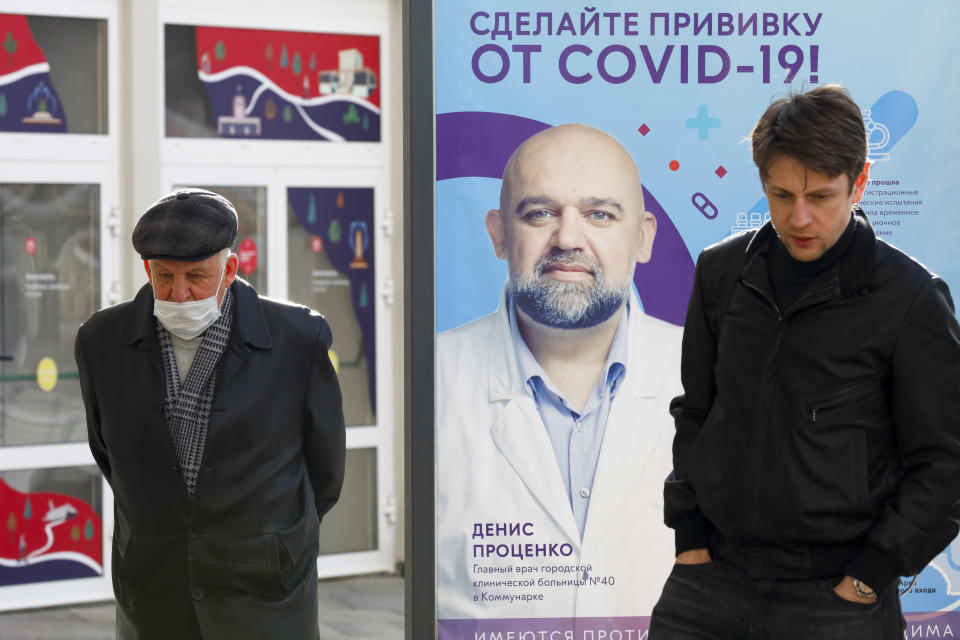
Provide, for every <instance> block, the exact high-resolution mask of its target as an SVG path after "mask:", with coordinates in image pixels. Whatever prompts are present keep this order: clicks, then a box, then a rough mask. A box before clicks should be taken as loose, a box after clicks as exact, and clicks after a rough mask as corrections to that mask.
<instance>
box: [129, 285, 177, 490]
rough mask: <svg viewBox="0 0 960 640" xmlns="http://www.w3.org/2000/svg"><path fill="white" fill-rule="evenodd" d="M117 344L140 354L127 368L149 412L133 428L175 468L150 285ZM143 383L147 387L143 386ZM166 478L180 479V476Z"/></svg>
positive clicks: (165, 463)
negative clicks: (131, 367)
mask: <svg viewBox="0 0 960 640" xmlns="http://www.w3.org/2000/svg"><path fill="white" fill-rule="evenodd" d="M120 343H121V345H123V347H124V348H125V349H129V350H131V351H136V352H139V353H136V354H131V355H132V357H131V358H129V360H128V365H127V366H133V367H137V368H138V369H139V370H140V375H138V374H133V375H131V376H130V379H131V381H135V382H136V384H137V387H136V391H135V394H137V396H138V398H139V400H138V401H139V402H142V403H143V405H144V406H146V407H150V411H149V412H147V413H145V414H144V419H143V420H142V421H141V422H139V423H138V424H137V425H136V429H138V430H139V431H140V432H141V433H142V434H143V437H144V438H146V439H148V440H149V441H150V442H151V443H153V446H152V447H151V448H152V449H153V450H155V451H157V452H159V453H160V455H161V456H162V459H163V463H162V464H163V466H164V467H170V468H176V466H177V465H178V464H179V462H178V460H177V453H176V451H175V450H174V448H173V442H172V441H171V440H170V428H169V426H168V425H167V420H166V418H165V417H164V413H163V385H164V384H165V383H164V379H163V358H162V356H161V354H160V340H159V339H158V338H157V331H156V327H155V325H154V316H153V289H152V288H151V286H150V285H149V284H146V285H144V286H143V287H141V289H140V291H139V292H138V293H137V296H136V298H134V301H133V312H132V313H131V314H130V317H129V319H128V320H127V323H126V325H125V326H124V327H123V329H122V331H121V333H120ZM142 381H146V383H142ZM169 477H172V478H176V479H179V476H176V475H171V476H169ZM178 484H179V488H180V490H181V492H182V494H183V495H182V496H181V498H182V499H183V500H184V501H187V502H188V501H189V496H188V494H187V487H186V484H184V483H183V481H182V480H181V481H180V482H179V483H178Z"/></svg>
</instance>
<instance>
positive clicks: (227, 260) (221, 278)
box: [213, 253, 230, 309]
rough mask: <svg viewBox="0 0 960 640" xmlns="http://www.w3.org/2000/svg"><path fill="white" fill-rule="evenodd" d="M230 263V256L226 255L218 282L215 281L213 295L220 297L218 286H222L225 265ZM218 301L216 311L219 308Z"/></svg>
mask: <svg viewBox="0 0 960 640" xmlns="http://www.w3.org/2000/svg"><path fill="white" fill-rule="evenodd" d="M228 262H230V254H229V253H228V254H227V259H226V260H224V261H223V271H221V272H220V280H218V281H217V290H216V291H214V292H213V295H214V296H216V297H218V298H219V297H220V285H221V284H223V279H224V278H225V277H226V276H227V263H228ZM220 304H221V303H220V301H219V300H217V309H219V308H220Z"/></svg>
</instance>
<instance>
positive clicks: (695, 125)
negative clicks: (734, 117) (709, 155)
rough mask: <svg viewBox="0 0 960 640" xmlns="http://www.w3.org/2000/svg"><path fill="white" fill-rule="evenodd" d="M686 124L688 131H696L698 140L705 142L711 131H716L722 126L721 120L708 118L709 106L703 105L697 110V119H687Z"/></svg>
mask: <svg viewBox="0 0 960 640" xmlns="http://www.w3.org/2000/svg"><path fill="white" fill-rule="evenodd" d="M685 124H686V125H687V128H688V129H696V130H697V139H698V140H700V141H701V142H703V141H704V140H706V139H707V136H708V134H709V133H710V129H716V128H717V127H719V126H720V119H719V118H711V117H710V116H708V115H707V105H705V104H702V105H700V106H699V107H698V108H697V117H696V118H687V120H686V123H685Z"/></svg>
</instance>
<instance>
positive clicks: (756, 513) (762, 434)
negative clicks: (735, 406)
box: [741, 280, 833, 534]
mask: <svg viewBox="0 0 960 640" xmlns="http://www.w3.org/2000/svg"><path fill="white" fill-rule="evenodd" d="M741 282H743V284H744V286H745V287H747V288H748V289H750V290H751V291H754V292H755V293H757V294H759V295H760V297H761V298H763V299H764V300H765V301H766V302H767V304H769V305H770V307H771V308H772V309H773V310H774V312H775V313H776V315H777V332H776V335H775V336H774V339H773V343H772V347H773V348H772V349H771V353H770V355H769V357H768V358H767V362H766V363H765V365H764V379H765V380H766V384H767V385H771V384H773V375H772V374H773V364H774V362H776V360H777V356H778V355H779V353H780V343H781V341H782V339H783V331H784V326H783V321H784V320H785V319H786V317H787V316H791V315H795V314H796V312H797V311H799V310H800V309H802V308H805V307H807V306H812V305H805V304H803V303H804V302H806V301H807V300H809V299H810V298H814V297H819V296H821V295H823V294H824V293H827V292H829V291H830V290H832V289H833V285H832V284H831V285H830V286H828V287H822V288H820V289H817V290H816V291H810V292H808V293H805V294H803V295H802V296H800V298H798V299H797V300H796V302H794V303H793V304H792V305H791V306H790V308H789V309H787V311H786V313H782V312H781V311H780V307H779V306H777V303H776V302H774V300H772V299H771V298H770V296H768V295H767V293H766V292H765V291H763V289H761V288H760V287H758V286H756V285H754V284H752V283H750V282H749V281H747V280H741ZM826 299H828V298H825V300H826ZM764 397H765V398H767V402H769V401H770V393H769V389H765V390H764ZM769 414H770V411H769V408H768V407H767V406H766V405H763V406H761V407H759V411H758V413H757V425H756V427H757V429H756V437H755V438H754V447H755V448H754V454H755V456H756V457H757V459H760V458H762V448H763V447H765V446H766V435H767V433H766V429H763V428H761V424H760V422H761V421H762V420H763V418H764V417H766V416H769ZM755 475H756V479H755V481H754V487H753V505H754V509H753V523H752V526H751V529H752V530H753V531H754V532H755V533H757V534H759V533H760V531H759V528H760V509H759V508H758V507H759V504H760V487H761V485H762V483H763V474H760V473H756V474H755Z"/></svg>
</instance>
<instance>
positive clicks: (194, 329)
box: [153, 262, 227, 340]
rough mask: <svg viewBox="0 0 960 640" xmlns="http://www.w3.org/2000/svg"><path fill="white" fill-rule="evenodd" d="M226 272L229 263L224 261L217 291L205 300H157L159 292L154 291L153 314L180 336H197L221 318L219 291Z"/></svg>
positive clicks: (171, 331) (191, 337)
mask: <svg viewBox="0 0 960 640" xmlns="http://www.w3.org/2000/svg"><path fill="white" fill-rule="evenodd" d="M226 272H227V263H226V262H224V263H223V271H222V272H221V273H220V280H219V281H218V282H217V289H216V291H214V292H213V295H212V296H210V297H209V298H204V299H203V300H190V301H188V302H168V301H166V300H157V297H156V295H157V294H156V291H154V294H153V295H154V298H153V315H155V316H157V319H159V320H160V324H162V325H163V326H164V327H166V329H167V331H169V332H170V333H172V334H173V335H175V336H177V337H178V338H182V339H184V340H192V339H193V338H196V337H197V336H198V335H200V334H201V333H203V332H204V331H206V330H207V329H208V328H209V327H210V326H211V325H212V324H213V323H214V322H216V321H217V320H218V319H219V318H220V305H218V304H217V293H218V292H219V291H220V283H222V282H223V277H224V275H225V274H226Z"/></svg>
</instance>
